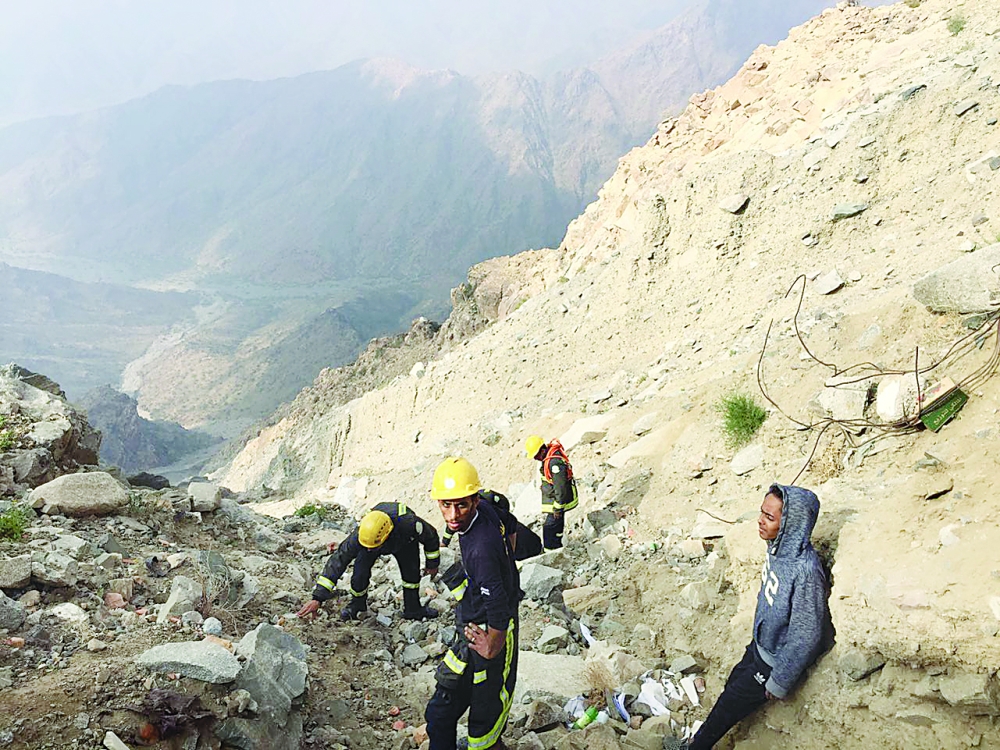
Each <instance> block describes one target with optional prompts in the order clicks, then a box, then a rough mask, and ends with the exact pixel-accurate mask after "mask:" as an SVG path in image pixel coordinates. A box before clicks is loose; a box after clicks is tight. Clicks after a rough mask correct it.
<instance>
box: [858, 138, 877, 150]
mask: <svg viewBox="0 0 1000 750" xmlns="http://www.w3.org/2000/svg"><path fill="white" fill-rule="evenodd" d="M877 140H878V139H877V138H876V137H875V136H873V135H868V136H865V137H864V138H862V139H861V140H860V141H858V148H868V147H869V146H871V145H872V144H873V143H875V141H877Z"/></svg>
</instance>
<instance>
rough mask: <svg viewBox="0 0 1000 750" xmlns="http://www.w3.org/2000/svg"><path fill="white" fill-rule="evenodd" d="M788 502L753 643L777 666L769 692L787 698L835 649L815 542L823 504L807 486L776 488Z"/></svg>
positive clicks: (767, 565) (771, 545)
mask: <svg viewBox="0 0 1000 750" xmlns="http://www.w3.org/2000/svg"><path fill="white" fill-rule="evenodd" d="M775 489H777V490H779V491H780V493H781V496H782V499H783V501H784V504H783V506H782V509H781V526H780V528H779V530H778V536H777V537H776V538H775V539H774V540H772V541H770V542H768V543H767V555H766V558H765V560H764V569H763V570H762V571H761V585H760V592H759V593H758V594H757V611H756V613H755V614H754V621H753V640H754V643H755V644H757V650H758V652H759V653H760V656H761V658H762V659H763V660H764V661H765V662H766V663H767V664H768V665H770V667H771V676H770V678H769V679H768V681H767V684H766V685H765V688H766V689H767V690H768V691H769V692H770V693H772V694H773V695H775V696H776V697H778V698H784V697H785V696H786V695H788V692H789V691H790V690H791V689H792V688H793V687H795V683H796V682H798V680H799V678H800V677H801V676H802V673H803V672H804V671H805V669H806V668H807V667H808V666H809V665H810V664H812V663H813V662H814V661H815V660H816V658H817V657H818V656H819V655H820V654H821V653H823V652H824V651H825V650H826V649H828V648H829V647H830V645H831V644H832V636H833V625H832V623H831V621H830V610H829V608H828V605H827V599H828V598H829V596H830V589H829V586H828V584H827V580H826V574H825V573H824V572H823V566H822V564H821V563H820V560H819V556H818V555H817V554H816V550H814V549H813V546H812V543H811V542H810V536H811V535H812V531H813V527H815V526H816V519H817V518H818V517H819V499H818V498H817V497H816V495H815V494H814V493H813V492H811V491H810V490H807V489H803V488H802V487H790V486H784V485H774V487H772V489H771V490H769V492H773V491H774V490H775Z"/></svg>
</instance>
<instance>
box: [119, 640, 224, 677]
mask: <svg viewBox="0 0 1000 750" xmlns="http://www.w3.org/2000/svg"><path fill="white" fill-rule="evenodd" d="M136 662H137V663H138V664H140V665H141V666H144V667H148V668H149V669H151V670H153V671H154V672H160V673H166V672H176V673H177V674H179V675H181V676H182V677H190V678H191V679H194V680H201V681H202V682H211V683H213V684H221V683H227V682H232V681H233V680H235V679H236V675H238V674H239V672H240V662H239V659H237V658H236V656H235V655H233V654H232V653H231V652H230V651H228V650H227V649H225V648H224V647H222V646H220V645H219V644H217V643H212V642H211V641H195V642H190V643H165V644H163V645H161V646H154V647H153V648H151V649H149V650H148V651H144V652H143V653H142V654H140V655H139V656H138V658H137V659H136Z"/></svg>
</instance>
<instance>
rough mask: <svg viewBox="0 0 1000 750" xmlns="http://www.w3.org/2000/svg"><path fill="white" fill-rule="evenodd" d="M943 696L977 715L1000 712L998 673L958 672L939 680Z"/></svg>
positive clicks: (952, 703) (951, 703) (953, 704)
mask: <svg viewBox="0 0 1000 750" xmlns="http://www.w3.org/2000/svg"><path fill="white" fill-rule="evenodd" d="M938 689H939V690H940V691H941V697H942V698H944V699H945V701H947V702H948V704H949V705H952V706H957V707H959V708H961V709H962V710H964V711H966V712H967V713H970V714H974V715H976V716H992V715H995V714H996V713H997V712H1000V680H998V679H997V677H996V675H992V676H991V675H989V674H972V673H970V672H957V673H953V674H950V675H946V676H943V677H941V678H940V679H939V681H938Z"/></svg>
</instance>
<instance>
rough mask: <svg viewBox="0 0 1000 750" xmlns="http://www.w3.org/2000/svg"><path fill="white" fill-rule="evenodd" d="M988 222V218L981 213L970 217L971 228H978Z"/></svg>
mask: <svg viewBox="0 0 1000 750" xmlns="http://www.w3.org/2000/svg"><path fill="white" fill-rule="evenodd" d="M989 220H990V217H989V216H987V215H986V214H984V213H982V212H979V213H978V214H976V215H975V216H973V217H972V226H974V227H978V226H980V225H981V224H985V223H986V222H988V221H989Z"/></svg>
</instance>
